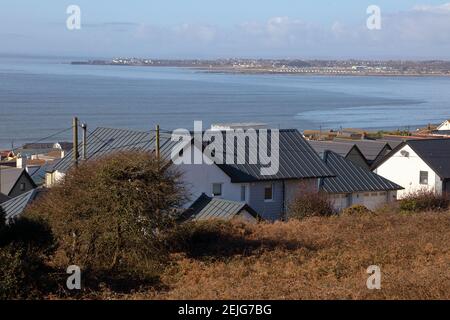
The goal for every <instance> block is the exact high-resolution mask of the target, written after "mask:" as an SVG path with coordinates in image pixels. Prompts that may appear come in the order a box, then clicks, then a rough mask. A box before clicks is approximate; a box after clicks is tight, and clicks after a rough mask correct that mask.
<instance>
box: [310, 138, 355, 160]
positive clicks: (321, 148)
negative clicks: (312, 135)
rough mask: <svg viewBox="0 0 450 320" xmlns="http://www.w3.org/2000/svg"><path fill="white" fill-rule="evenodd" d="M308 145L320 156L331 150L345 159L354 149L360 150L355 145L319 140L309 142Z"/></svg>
mask: <svg viewBox="0 0 450 320" xmlns="http://www.w3.org/2000/svg"><path fill="white" fill-rule="evenodd" d="M308 143H309V144H310V145H311V146H312V147H313V149H314V150H315V151H316V152H317V153H318V154H320V155H322V154H324V153H325V151H327V150H330V151H333V152H336V153H337V154H339V155H341V156H343V157H346V156H347V155H348V154H349V152H350V151H351V150H352V149H353V148H356V149H358V151H359V148H358V147H357V146H356V145H355V144H350V143H342V142H336V141H317V140H308ZM361 154H362V153H361Z"/></svg>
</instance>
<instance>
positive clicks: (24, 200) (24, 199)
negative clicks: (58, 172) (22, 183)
mask: <svg viewBox="0 0 450 320" xmlns="http://www.w3.org/2000/svg"><path fill="white" fill-rule="evenodd" d="M42 192H43V189H33V190H30V191H28V192H25V193H23V194H21V195H19V196H17V197H15V198H12V199H10V200H8V201H6V202H3V203H2V204H0V206H1V207H2V208H3V210H4V211H5V213H6V221H8V220H10V219H15V218H17V217H19V216H20V215H21V214H22V212H23V211H24V210H25V208H26V207H27V206H28V205H29V204H30V203H31V202H32V201H33V200H35V199H36V197H38V196H39V195H40V194H41V193H42Z"/></svg>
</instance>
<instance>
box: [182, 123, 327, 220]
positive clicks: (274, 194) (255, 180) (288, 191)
mask: <svg viewBox="0 0 450 320" xmlns="http://www.w3.org/2000/svg"><path fill="white" fill-rule="evenodd" d="M256 132H257V134H258V137H259V134H260V131H259V130H256ZM256 141H258V143H257V144H256V145H252V146H249V145H248V144H247V145H246V146H245V151H244V152H243V158H244V159H248V158H249V156H250V154H255V153H256V151H257V150H259V147H260V146H259V145H258V144H259V139H256ZM224 143H225V144H226V146H224V148H223V150H224V153H226V151H225V150H233V148H234V149H236V145H235V144H234V141H231V142H230V141H228V140H227V141H224ZM191 152H193V153H194V155H193V158H196V157H198V155H196V154H195V153H197V154H200V153H202V150H199V149H197V148H192V150H191ZM224 158H225V155H224ZM235 163H236V162H235ZM177 167H178V168H179V169H180V171H181V172H182V173H183V179H184V181H185V183H186V185H187V186H188V187H189V189H190V190H191V192H192V194H202V193H205V194H206V195H208V196H210V197H213V198H220V199H226V200H232V201H239V202H245V203H247V204H248V205H249V206H250V207H251V208H253V209H254V210H255V211H256V212H258V214H259V215H260V216H261V217H262V218H263V219H265V220H270V221H274V220H278V219H283V218H284V217H285V213H286V207H287V205H288V204H289V203H290V202H291V201H292V200H293V199H294V197H295V196H296V195H297V194H298V192H301V190H311V189H314V190H318V179H319V178H323V177H331V176H334V173H333V172H332V171H331V170H330V169H329V168H328V167H327V166H326V165H325V163H324V162H323V161H322V160H321V159H320V157H319V156H318V155H317V153H316V152H314V149H313V148H312V147H311V146H310V145H309V144H308V142H307V141H306V140H305V139H304V138H303V136H302V134H301V133H300V132H299V131H297V130H295V129H285V130H279V170H278V172H276V173H275V174H273V175H262V174H261V172H260V171H261V170H260V169H261V167H262V165H261V164H251V163H249V161H248V160H246V161H245V163H244V164H228V163H227V164H214V165H208V164H205V163H204V164H179V165H177Z"/></svg>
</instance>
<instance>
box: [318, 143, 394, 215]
mask: <svg viewBox="0 0 450 320" xmlns="http://www.w3.org/2000/svg"><path fill="white" fill-rule="evenodd" d="M323 159H324V161H325V163H326V164H327V166H328V167H329V168H330V169H331V170H332V171H333V172H334V173H335V174H336V176H335V177H328V178H322V179H320V184H319V189H320V190H321V191H324V192H326V193H327V194H328V195H329V196H330V199H331V200H332V202H333V204H334V207H335V209H337V210H342V209H344V208H347V207H350V206H352V205H355V204H360V205H363V206H365V207H367V208H369V209H371V210H373V209H376V208H377V207H380V206H382V205H383V204H386V203H389V202H391V201H395V200H396V198H397V190H401V189H403V188H402V187H401V186H399V185H397V184H395V183H394V182H392V181H389V180H388V179H385V178H383V177H381V176H379V175H377V174H376V173H373V172H372V171H370V170H368V169H367V168H365V167H361V166H358V165H357V164H355V163H354V162H353V161H351V160H349V159H346V158H345V157H343V156H341V155H339V154H337V153H336V152H333V151H329V150H327V151H325V152H324V155H323Z"/></svg>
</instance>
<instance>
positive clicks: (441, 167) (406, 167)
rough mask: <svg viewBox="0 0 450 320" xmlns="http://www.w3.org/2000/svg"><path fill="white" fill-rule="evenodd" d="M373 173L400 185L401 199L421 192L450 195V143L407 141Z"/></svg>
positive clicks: (437, 140)
mask: <svg viewBox="0 0 450 320" xmlns="http://www.w3.org/2000/svg"><path fill="white" fill-rule="evenodd" d="M373 170H374V172H376V173H377V174H379V175H380V176H383V177H385V178H386V179H389V180H391V181H393V182H395V183H397V184H399V185H401V186H402V187H403V188H404V190H402V191H399V193H398V198H399V199H401V198H403V197H404V196H405V195H407V194H408V193H411V192H416V191H419V190H429V191H434V192H436V193H437V194H442V193H444V192H449V191H450V139H445V138H444V139H426V140H407V141H404V142H403V143H402V144H400V145H399V146H397V147H396V148H395V149H394V150H392V151H391V152H390V153H389V154H388V155H387V156H386V157H385V158H384V159H382V160H380V161H379V162H377V163H375V164H374V167H373Z"/></svg>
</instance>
